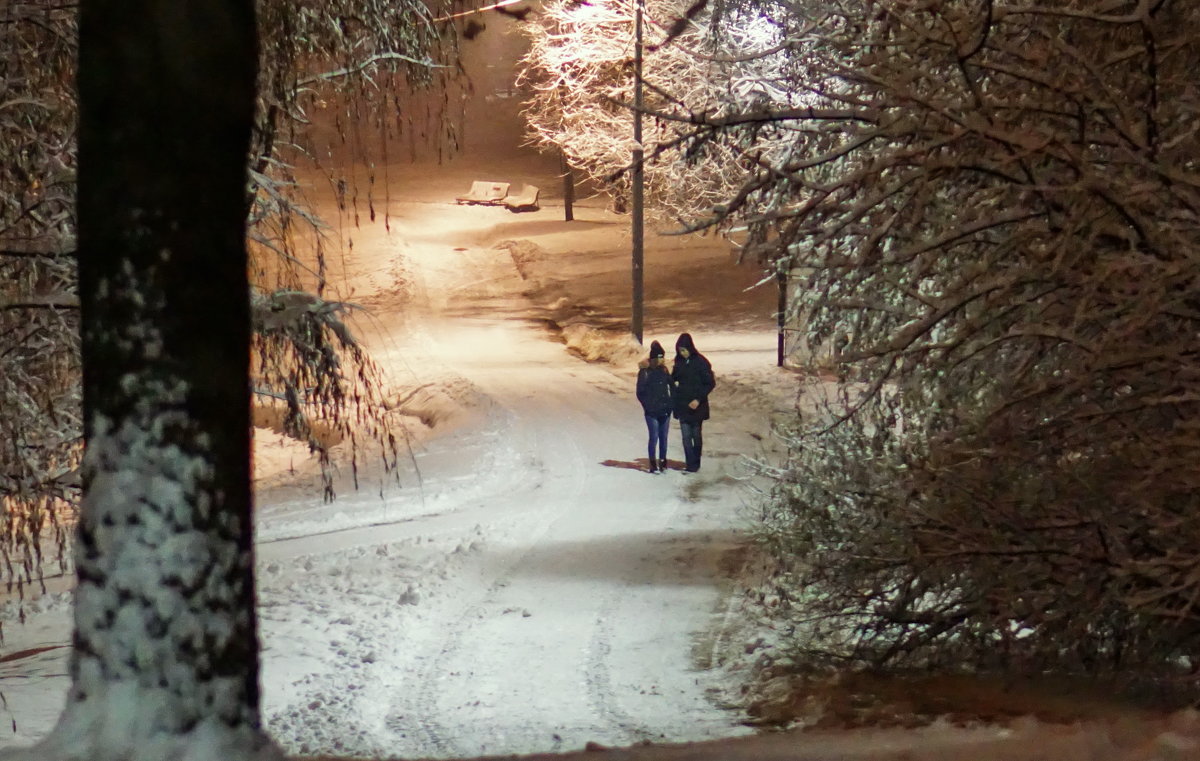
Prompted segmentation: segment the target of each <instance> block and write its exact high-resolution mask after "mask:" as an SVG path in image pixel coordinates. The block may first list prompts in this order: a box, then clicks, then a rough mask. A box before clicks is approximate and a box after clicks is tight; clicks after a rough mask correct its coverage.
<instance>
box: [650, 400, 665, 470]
mask: <svg viewBox="0 0 1200 761" xmlns="http://www.w3.org/2000/svg"><path fill="white" fill-rule="evenodd" d="M646 430H647V431H649V433H650V441H649V442H648V443H647V444H646V452H647V454H648V455H649V458H650V464H651V465H653V464H654V448H655V444H656V443H657V445H658V459H660V460H663V461H664V462H665V461H666V459H667V432H668V431H670V430H671V413H669V412H668V413H667V414H665V415H647V416H646Z"/></svg>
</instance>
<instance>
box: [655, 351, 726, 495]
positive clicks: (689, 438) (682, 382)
mask: <svg viewBox="0 0 1200 761" xmlns="http://www.w3.org/2000/svg"><path fill="white" fill-rule="evenodd" d="M638 367H639V369H638V377H637V398H638V401H639V402H641V403H642V411H643V412H644V413H645V414H646V429H647V430H648V431H649V433H650V440H649V442H648V444H647V451H648V453H649V459H650V472H651V473H657V472H659V471H665V470H666V469H667V431H668V430H669V429H670V423H671V413H674V414H675V417H676V419H678V420H679V432H680V433H681V434H682V435H683V458H684V470H685V471H686V472H688V473H695V472H696V471H698V470H700V455H701V452H702V450H703V448H704V441H703V438H702V436H701V427H702V426H703V424H704V421H705V420H708V395H709V394H710V393H711V392H712V390H713V388H714V387H715V386H716V385H717V382H716V380H715V379H714V378H713V371H712V364H711V363H710V362H709V361H708V359H707V358H706V357H705V356H704V355H703V354H701V353H700V352H698V351H696V344H695V343H694V342H693V341H692V337H691V335H690V334H688V333H682V334H680V336H679V338H678V339H677V340H676V341H675V361H674V362H673V363H672V366H671V369H669V370H668V369H667V364H666V352H665V351H663V347H662V344H660V343H659V342H658V341H652V342H651V343H650V358H649V359H644V360H642V361H641V362H640V363H639V364H638ZM656 450H657V453H658V458H657V459H655V456H654V455H655V451H656Z"/></svg>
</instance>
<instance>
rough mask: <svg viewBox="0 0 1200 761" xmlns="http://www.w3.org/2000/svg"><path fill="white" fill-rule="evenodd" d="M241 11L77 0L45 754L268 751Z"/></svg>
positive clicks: (227, 755) (186, 0)
mask: <svg viewBox="0 0 1200 761" xmlns="http://www.w3.org/2000/svg"><path fill="white" fill-rule="evenodd" d="M256 62H257V50H256V39H255V26H254V12H253V5H252V3H251V0H84V2H83V4H82V10H81V19H80V65H79V90H80V137H79V146H80V147H79V166H80V171H79V195H78V205H79V252H80V253H79V275H80V279H79V280H80V297H81V303H82V322H83V336H82V339H83V367H84V424H85V437H86V440H87V451H86V455H85V458H84V489H85V495H84V500H83V508H82V515H81V518H80V524H79V529H78V539H77V543H76V566H77V569H78V574H79V583H78V589H77V592H76V599H75V627H76V630H75V638H74V655H73V658H72V662H71V676H72V682H73V686H72V688H71V691H70V695H69V697H68V701H67V707H66V710H65V712H64V714H63V717H62V719H61V720H60V722H59V725H58V726H57V727H56V729H55V731H54V732H53V733H52V734H51V736H50V737H49V738H47V740H46V742H45V743H44V745H43V746H42V747H41V748H35V749H33V751H32V753H33V754H34V755H36V757H38V758H41V759H66V758H70V759H75V758H78V759H85V758H86V759H89V760H95V761H107V760H109V759H112V760H114V761H115V759H121V760H122V761H132V760H134V759H146V760H147V761H148V760H149V759H167V758H181V757H183V756H184V755H185V753H184V750H185V749H186V750H187V758H189V759H193V758H194V759H209V758H212V759H217V758H220V759H222V760H223V761H229V759H236V758H251V757H255V758H261V757H268V756H271V755H273V754H275V753H276V751H274V749H273V748H272V747H271V746H270V744H269V743H268V742H267V741H266V739H265V737H264V736H263V735H262V733H261V731H260V729H259V714H258V704H259V689H258V639H257V632H256V629H255V618H254V579H253V563H252V546H251V539H252V536H251V525H250V502H251V497H250V471H249V464H250V457H249V454H250V453H249V389H248V371H249V367H248V362H249V341H250V319H249V305H248V303H247V301H248V300H247V293H248V288H247V280H246V248H245V241H244V226H245V188H246V160H247V159H246V156H247V150H248V145H249V135H250V130H251V122H252V114H253V104H254V83H255V67H256Z"/></svg>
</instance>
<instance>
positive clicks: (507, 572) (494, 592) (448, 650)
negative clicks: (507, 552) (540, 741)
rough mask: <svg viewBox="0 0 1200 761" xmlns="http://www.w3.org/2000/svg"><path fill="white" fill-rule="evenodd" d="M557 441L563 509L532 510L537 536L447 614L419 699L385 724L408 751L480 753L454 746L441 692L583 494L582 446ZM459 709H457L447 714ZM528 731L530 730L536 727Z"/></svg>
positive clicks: (540, 436) (535, 447) (414, 678)
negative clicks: (469, 640) (563, 477)
mask: <svg viewBox="0 0 1200 761" xmlns="http://www.w3.org/2000/svg"><path fill="white" fill-rule="evenodd" d="M509 413H510V416H511V418H512V419H513V420H514V421H516V422H515V425H519V424H520V423H522V422H524V421H525V420H527V419H528V418H526V417H523V416H521V415H519V414H516V413H514V412H513V411H512V410H509ZM523 433H524V436H527V437H528V436H530V435H532V436H531V437H532V439H533V440H532V441H526V442H524V443H523V447H524V449H525V450H526V451H528V452H531V453H534V454H537V453H539V452H540V451H541V450H542V447H543V446H544V445H543V444H542V441H543V440H544V439H545V438H546V437H545V435H544V433H543V432H542V431H539V430H538V428H537V427H536V426H530V427H528V428H526V429H525V430H524V431H523ZM555 441H556V444H557V446H556V448H555V455H556V457H557V458H560V459H565V461H566V462H567V463H569V465H567V468H568V470H569V471H570V472H571V474H572V475H571V476H570V477H568V478H567V482H568V483H569V484H570V486H569V487H568V488H567V490H566V491H565V492H564V493H563V494H562V495H561V498H560V499H558V500H556V502H557V504H558V505H560V507H559V508H558V509H557V510H552V509H546V510H544V511H532V512H533V514H534V515H538V522H539V525H537V526H536V527H535V528H534V529H533V531H531V532H528V533H525V534H524V535H525V536H528V537H529V539H528V543H527V545H526V547H525V549H524V551H522V552H521V553H520V554H519V555H518V556H516V557H515V558H513V559H511V560H510V561H509V562H508V563H507V564H506V565H505V567H504V568H503V569H500V570H499V572H498V573H497V574H496V575H495V577H494V579H493V580H492V581H491V583H490V584H488V586H487V589H486V591H484V592H483V594H481V595H480V596H479V597H478V598H477V599H475V600H474V601H473V602H471V603H470V604H469V605H468V606H467V607H466V608H465V609H462V610H461V611H455V610H451V611H449V612H448V614H444V616H443V617H444V619H445V621H444V626H445V628H444V629H442V631H445V632H446V634H445V635H444V637H442V638H440V642H441V646H440V647H437V648H436V649H437V653H436V654H435V655H434V656H433V657H432V658H431V659H427V660H425V661H423V664H424V665H423V666H422V667H421V668H420V669H419V671H418V672H417V673H415V674H412V675H411V677H410V683H415V684H416V685H418V687H417V689H416V694H415V695H413V696H412V697H411V698H410V699H405V697H401V698H400V704H399V706H397V707H394V708H392V709H390V710H389V712H388V717H387V719H386V721H385V724H386V726H387V728H388V730H389V731H391V732H393V733H395V734H396V735H397V736H398V740H399V739H403V740H406V742H404V743H403V745H405V746H408V745H412V744H413V742H412V741H413V740H414V739H415V740H416V742H415V747H414V748H413V749H412V751H406V752H416V753H419V754H423V755H432V756H443V757H445V756H467V755H474V754H476V753H478V752H479V749H478V748H475V747H471V746H467V745H463V744H461V743H459V742H456V741H455V740H454V739H453V738H454V736H455V734H456V733H457V730H456V729H454V728H451V727H448V726H446V725H445V724H444V723H443V722H442V721H440V720H439V718H438V717H440V716H442V715H443V714H444V713H445V712H446V711H445V710H444V709H443V708H442V705H441V704H442V701H443V698H444V697H445V692H444V691H443V689H442V687H443V685H444V684H445V683H446V681H447V680H448V678H450V677H459V676H461V675H462V672H461V671H452V669H453V668H454V666H453V664H454V662H455V660H456V659H458V660H459V661H462V660H469V659H470V653H466V652H465V650H464V638H465V637H466V636H467V635H469V634H471V633H473V632H474V630H475V629H476V628H478V627H479V626H481V624H482V623H485V622H486V618H487V615H488V611H489V610H492V609H494V608H495V607H496V602H497V598H498V597H499V596H500V595H501V594H502V593H503V592H504V591H506V590H507V589H508V588H509V587H510V585H511V584H512V580H513V577H514V575H515V574H516V572H517V571H518V570H519V569H520V567H521V566H522V564H523V563H524V562H525V561H526V559H527V558H528V557H529V556H530V555H531V554H532V553H533V552H534V550H535V549H536V548H537V545H538V540H539V539H540V538H541V537H543V536H545V535H546V533H547V532H549V531H550V529H551V528H552V526H553V525H554V524H555V522H556V521H557V520H558V519H560V518H562V517H563V516H564V514H565V512H564V511H565V510H569V507H570V506H572V505H574V504H576V502H577V498H578V497H579V495H580V494H581V493H582V491H583V484H584V481H585V479H584V478H583V477H582V475H583V473H584V468H583V453H582V450H581V449H580V447H579V444H578V442H576V441H575V439H574V438H572V437H566V438H565V439H555ZM556 465H557V463H556ZM546 475H547V469H546V466H545V465H544V463H543V468H542V471H541V476H542V477H541V480H540V481H539V482H537V483H535V484H532V485H527V486H526V489H525V491H526V492H527V494H528V493H532V492H534V491H537V490H539V489H540V488H542V487H543V486H544V484H545V477H546ZM542 499H545V497H544V495H539V500H542ZM528 501H529V500H528V499H527V495H526V498H523V497H522V495H521V493H520V492H517V491H513V492H510V493H509V495H508V499H507V500H506V502H510V503H513V504H520V503H527V502H528ZM526 510H527V507H526ZM526 514H528V513H526ZM504 517H505V518H506V519H511V518H512V517H514V513H513V512H512V511H511V510H510V511H506V512H505V513H504ZM464 654H465V655H466V656H467V657H466V658H464V657H463V656H464ZM456 709H457V707H456V708H454V709H449V710H456ZM529 726H530V727H532V724H530V725H529ZM413 735H415V738H414V737H412V736H413Z"/></svg>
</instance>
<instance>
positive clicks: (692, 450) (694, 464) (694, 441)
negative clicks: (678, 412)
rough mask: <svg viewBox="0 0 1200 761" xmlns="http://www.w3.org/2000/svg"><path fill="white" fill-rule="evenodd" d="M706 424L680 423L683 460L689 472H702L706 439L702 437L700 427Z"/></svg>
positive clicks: (697, 422) (698, 421)
mask: <svg viewBox="0 0 1200 761" xmlns="http://www.w3.org/2000/svg"><path fill="white" fill-rule="evenodd" d="M702 425H704V422H703V421H701V420H697V421H696V422H694V423H687V422H684V421H682V420H680V421H679V432H680V433H681V434H683V459H684V463H685V465H686V467H687V469H688V470H690V471H693V472H695V471H697V470H700V455H701V453H702V452H703V451H704V439H703V437H702V435H701V431H700V427H701V426H702Z"/></svg>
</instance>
